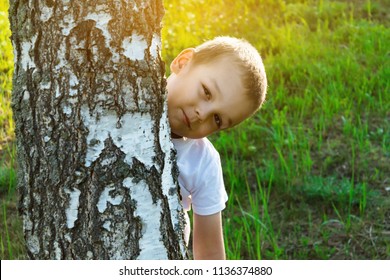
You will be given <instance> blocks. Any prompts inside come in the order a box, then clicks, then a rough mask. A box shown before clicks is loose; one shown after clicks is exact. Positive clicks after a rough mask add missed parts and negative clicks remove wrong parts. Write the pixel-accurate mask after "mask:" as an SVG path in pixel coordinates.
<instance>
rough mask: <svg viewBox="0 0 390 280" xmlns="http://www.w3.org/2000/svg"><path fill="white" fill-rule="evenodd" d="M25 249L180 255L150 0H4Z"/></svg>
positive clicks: (59, 254) (69, 255) (155, 12)
mask: <svg viewBox="0 0 390 280" xmlns="http://www.w3.org/2000/svg"><path fill="white" fill-rule="evenodd" d="M10 4H11V5H10V21H11V29H12V42H13V47H14V53H15V71H14V81H13V99H12V102H13V112H14V119H15V123H16V136H17V152H18V162H19V176H18V178H19V180H18V186H19V190H20V195H21V203H20V212H21V215H22V217H23V221H24V233H25V239H26V243H27V247H28V254H29V257H30V258H32V259H182V258H185V255H186V253H185V250H186V249H185V245H184V241H183V234H182V232H183V231H182V229H183V219H182V211H181V205H180V201H179V198H178V191H177V190H178V188H177V186H178V184H177V179H176V178H177V169H176V164H175V155H174V152H173V146H172V144H171V142H170V132H169V131H170V129H169V125H168V120H167V114H166V111H167V108H166V104H165V79H164V63H163V61H162V60H161V58H160V54H159V53H160V47H161V38H160V31H161V20H162V16H163V12H164V8H163V5H162V1H160V0H150V1H148V0H143V1H142V0H111V1H110V0H109V1H106V0H104V1H103V0H93V1H92V0H90V1H87V0H85V1H76V0H74V1H71V0H64V1H53V0H14V1H12V0H11V3H10Z"/></svg>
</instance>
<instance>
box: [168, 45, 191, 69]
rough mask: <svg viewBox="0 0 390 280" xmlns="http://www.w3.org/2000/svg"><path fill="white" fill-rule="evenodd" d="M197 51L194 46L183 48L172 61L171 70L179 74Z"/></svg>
mask: <svg viewBox="0 0 390 280" xmlns="http://www.w3.org/2000/svg"><path fill="white" fill-rule="evenodd" d="M194 53H195V49H194V48H189V49H185V50H183V51H182V52H181V53H180V54H179V55H178V56H177V57H176V58H175V59H174V60H173V61H172V63H171V72H172V73H175V74H178V73H179V72H180V70H181V69H182V68H183V67H184V66H186V65H187V63H188V62H189V61H190V60H191V58H192V57H193V55H194Z"/></svg>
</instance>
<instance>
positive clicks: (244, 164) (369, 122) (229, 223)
mask: <svg viewBox="0 0 390 280" xmlns="http://www.w3.org/2000/svg"><path fill="white" fill-rule="evenodd" d="M6 6H7V1H6V0H0V163H1V169H0V201H1V207H0V208H1V209H0V258H1V259H13V258H16V259H19V258H24V257H25V255H24V254H25V253H24V249H23V241H22V240H23V238H22V232H21V222H20V219H18V217H17V216H16V210H17V207H16V194H15V172H16V171H15V170H16V168H17V167H16V166H15V163H14V160H15V148H14V145H13V143H14V134H13V123H12V117H11V110H10V90H11V76H12V47H11V45H10V43H9V40H8V37H9V35H10V32H9V30H8V20H7V14H6ZM165 8H166V10H167V11H166V15H165V19H164V29H163V47H164V49H163V57H164V59H165V61H167V62H168V61H171V60H172V58H174V56H175V55H176V54H177V53H178V52H179V51H180V50H182V49H183V48H186V47H190V46H195V45H198V44H199V43H201V42H203V41H204V40H207V39H211V38H213V37H214V36H217V35H230V36H236V37H243V38H246V39H247V40H248V41H250V42H251V43H252V44H253V45H254V46H255V47H256V48H258V50H259V51H260V52H261V54H262V56H263V58H264V63H265V66H266V70H267V73H268V80H269V91H268V98H267V102H266V104H265V105H264V106H263V108H262V110H261V111H260V112H259V113H258V114H257V115H256V116H255V117H253V118H252V119H250V120H248V121H246V122H245V123H244V124H242V125H240V126H239V127H237V128H235V129H234V130H231V131H224V132H221V133H219V134H218V135H215V136H213V137H212V138H211V140H212V141H213V143H214V144H215V146H216V147H217V149H218V150H219V151H220V153H221V157H222V161H223V168H224V176H225V183H226V187H227V190H228V193H229V197H230V199H229V202H228V207H227V209H226V210H225V211H224V234H225V242H226V250H227V257H228V259H390V124H389V123H390V100H389V98H390V94H389V92H390V88H389V85H390V83H389V81H390V64H389V57H390V30H389V23H390V18H389V15H390V14H389V13H388V11H389V10H390V4H389V1H386V0H382V1H379V0H378V1H366V0H355V1H327V0H322V1H310V0H306V1H305V0H296V1H293V0H285V1H283V0H262V1H259V0H258V1H255V0H245V1H234V0H212V1H206V0H187V1H183V0H181V1H179V0H166V1H165Z"/></svg>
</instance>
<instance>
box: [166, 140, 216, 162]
mask: <svg viewBox="0 0 390 280" xmlns="http://www.w3.org/2000/svg"><path fill="white" fill-rule="evenodd" d="M172 142H173V145H174V146H175V149H176V151H177V153H178V156H180V155H185V156H190V157H197V158H200V157H208V156H211V157H217V158H219V153H218V152H217V150H216V149H215V148H214V146H213V144H212V143H211V142H210V140H209V139H207V138H206V137H204V138H200V139H190V138H180V139H172Z"/></svg>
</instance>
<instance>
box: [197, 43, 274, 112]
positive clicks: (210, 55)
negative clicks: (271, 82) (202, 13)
mask: <svg viewBox="0 0 390 280" xmlns="http://www.w3.org/2000/svg"><path fill="white" fill-rule="evenodd" d="M224 57H231V58H232V59H233V62H234V63H235V64H236V65H237V66H238V67H239V69H240V71H241V73H242V82H243V86H244V88H245V90H246V94H247V95H248V97H249V98H250V99H251V101H252V102H253V103H252V104H253V108H252V110H253V113H255V112H256V111H257V110H258V109H260V107H261V105H262V104H263V103H264V100H265V96H266V94H267V76H266V73H265V69H264V64H263V60H262V59H261V56H260V54H259V53H258V51H257V50H256V49H255V48H254V47H253V46H252V45H251V44H250V43H248V42H247V41H246V40H243V39H237V38H233V37H216V38H215V39H213V40H210V41H207V42H205V43H203V44H201V45H199V46H198V47H196V48H195V53H194V56H193V58H192V63H193V65H196V64H208V63H210V62H213V61H215V60H217V59H220V58H224Z"/></svg>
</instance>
